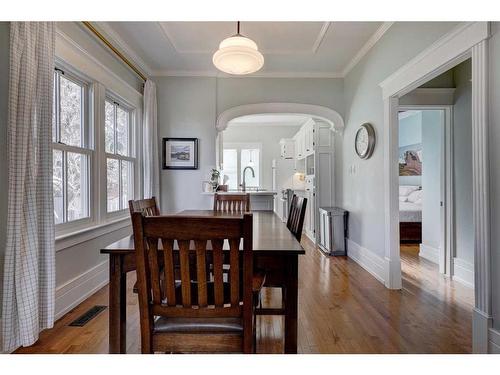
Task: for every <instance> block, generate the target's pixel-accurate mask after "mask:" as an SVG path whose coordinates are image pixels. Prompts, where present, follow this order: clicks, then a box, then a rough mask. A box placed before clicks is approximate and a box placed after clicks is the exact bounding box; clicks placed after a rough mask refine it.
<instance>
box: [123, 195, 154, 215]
mask: <svg viewBox="0 0 500 375" xmlns="http://www.w3.org/2000/svg"><path fill="white" fill-rule="evenodd" d="M128 207H129V209H130V216H132V214H133V213H134V212H139V213H141V214H143V215H144V216H159V215H160V209H159V208H158V203H156V197H151V198H149V199H139V200H136V201H134V200H130V201H128Z"/></svg>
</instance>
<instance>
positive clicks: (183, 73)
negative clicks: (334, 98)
mask: <svg viewBox="0 0 500 375" xmlns="http://www.w3.org/2000/svg"><path fill="white" fill-rule="evenodd" d="M151 73H152V74H151V75H152V76H153V77H214V78H343V76H342V74H341V73H338V72H324V73H322V72H260V73H259V72H257V73H252V74H248V75H245V76H237V75H230V74H226V73H222V72H217V71H213V70H153V71H152V72H151Z"/></svg>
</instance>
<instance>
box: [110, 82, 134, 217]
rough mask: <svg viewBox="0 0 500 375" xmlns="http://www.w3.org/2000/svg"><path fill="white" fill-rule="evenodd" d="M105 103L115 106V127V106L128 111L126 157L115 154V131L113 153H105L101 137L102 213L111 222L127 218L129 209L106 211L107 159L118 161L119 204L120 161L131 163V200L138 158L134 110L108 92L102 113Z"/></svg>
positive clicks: (120, 193) (120, 194) (120, 185)
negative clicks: (102, 173)
mask: <svg viewBox="0 0 500 375" xmlns="http://www.w3.org/2000/svg"><path fill="white" fill-rule="evenodd" d="M106 101H108V102H112V103H113V104H114V105H115V116H114V118H115V126H116V112H117V110H116V109H117V106H119V107H121V108H123V109H125V110H126V111H128V113H129V129H128V134H129V145H128V147H129V149H128V156H124V155H120V154H118V153H117V152H116V146H117V142H116V129H115V131H114V137H115V139H114V144H115V150H114V151H115V152H114V153H109V152H107V151H106V137H105V136H104V137H103V141H102V150H103V153H104V165H103V168H104V171H105V172H104V175H105V179H104V181H103V184H102V186H103V189H104V195H103V196H104V203H103V204H104V206H103V207H104V212H105V217H106V219H108V220H112V219H118V218H123V217H128V214H129V209H128V206H125V207H122V208H121V209H119V210H116V211H108V193H107V190H108V189H107V182H108V176H107V160H108V159H115V160H118V163H119V167H118V169H119V173H118V189H119V191H120V192H119V202H120V203H119V204H121V201H122V192H121V190H122V181H121V180H122V175H121V163H122V161H128V162H131V163H132V174H133V176H132V177H131V178H130V179H129V184H130V183H131V186H132V194H131V197H130V199H133V198H135V197H136V195H137V190H138V187H137V180H138V179H137V174H138V160H137V159H138V158H137V148H138V146H137V145H138V142H137V131H136V121H135V119H136V109H135V108H134V107H133V106H132V105H130V104H129V103H127V102H126V101H125V100H123V99H121V98H120V97H119V96H118V95H116V94H114V93H112V92H110V91H108V90H107V91H106V96H105V98H104V102H103V103H102V105H103V113H104V112H105V105H106ZM105 126H106V123H105V120H104V119H103V122H102V127H103V132H104V131H105Z"/></svg>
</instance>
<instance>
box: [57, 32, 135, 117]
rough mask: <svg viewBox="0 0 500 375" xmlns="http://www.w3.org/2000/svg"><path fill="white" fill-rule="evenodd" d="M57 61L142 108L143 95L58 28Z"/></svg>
mask: <svg viewBox="0 0 500 375" xmlns="http://www.w3.org/2000/svg"><path fill="white" fill-rule="evenodd" d="M56 61H57V62H60V61H62V62H63V63H66V64H69V65H70V66H72V67H74V68H75V69H78V70H79V71H80V72H81V73H83V74H85V75H86V76H88V77H91V78H92V80H93V81H98V82H101V83H102V84H103V85H104V86H106V87H107V88H108V89H110V90H112V91H113V92H115V93H116V94H117V95H120V96H121V97H123V98H124V99H125V100H126V101H128V102H130V103H131V104H133V106H135V107H136V108H140V107H141V106H142V94H141V93H140V92H139V91H137V89H136V88H134V87H132V86H131V85H130V84H129V83H128V82H126V81H125V80H124V79H123V78H121V77H120V76H119V75H118V74H116V73H115V72H113V71H112V70H111V69H109V68H108V67H107V66H106V65H104V64H103V63H101V62H100V61H99V60H98V59H97V58H95V57H94V56H93V55H92V54H91V53H89V52H88V51H87V50H85V49H84V48H83V47H81V46H80V45H79V44H78V43H76V42H75V41H74V40H73V39H71V38H70V37H69V36H68V35H67V34H65V33H64V32H63V31H61V30H60V29H58V28H56Z"/></svg>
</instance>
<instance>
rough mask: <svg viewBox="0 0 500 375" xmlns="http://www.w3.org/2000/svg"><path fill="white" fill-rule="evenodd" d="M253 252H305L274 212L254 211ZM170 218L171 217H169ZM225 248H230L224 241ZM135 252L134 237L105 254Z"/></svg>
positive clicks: (110, 247)
mask: <svg viewBox="0 0 500 375" xmlns="http://www.w3.org/2000/svg"><path fill="white" fill-rule="evenodd" d="M251 213H252V216H253V241H252V245H253V251H254V252H256V253H259V254H261V255H265V254H272V253H274V254H276V253H279V254H282V255H286V254H289V255H298V254H304V253H305V251H304V249H303V247H302V246H301V245H300V243H299V241H297V239H296V238H295V236H294V235H293V234H292V233H291V232H290V231H289V230H288V228H287V226H286V225H285V223H283V222H282V220H281V219H280V218H279V216H278V215H277V214H276V213H274V212H273V211H253V212H251ZM169 216H170V215H169ZM175 216H196V217H235V216H236V217H243V214H242V213H230V212H220V211H214V210H184V211H181V212H179V213H177V214H175ZM224 242H225V244H224V247H227V248H229V247H228V244H227V241H224ZM132 252H134V237H133V235H130V236H127V237H124V238H122V239H121V240H118V241H116V242H114V243H112V244H110V245H108V246H106V247H105V248H104V249H101V253H103V254H123V253H132Z"/></svg>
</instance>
